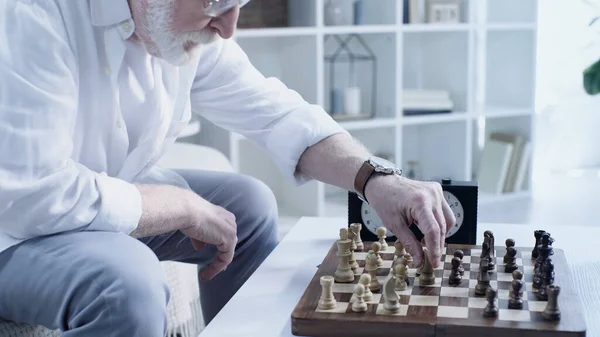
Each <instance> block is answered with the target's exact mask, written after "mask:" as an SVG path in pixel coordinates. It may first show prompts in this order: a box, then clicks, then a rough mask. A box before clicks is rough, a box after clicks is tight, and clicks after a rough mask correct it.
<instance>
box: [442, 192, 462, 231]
mask: <svg viewBox="0 0 600 337" xmlns="http://www.w3.org/2000/svg"><path fill="white" fill-rule="evenodd" d="M444 198H445V199H446V201H447V202H448V205H450V209H451V210H452V213H454V217H455V218H456V224H455V225H454V226H452V228H450V230H449V231H448V233H446V237H447V238H448V237H451V236H452V235H454V234H456V232H457V231H458V230H459V229H460V226H462V224H463V219H464V214H465V212H464V209H463V206H462V203H461V202H460V200H458V198H457V197H456V196H455V195H454V194H452V193H450V192H448V191H444Z"/></svg>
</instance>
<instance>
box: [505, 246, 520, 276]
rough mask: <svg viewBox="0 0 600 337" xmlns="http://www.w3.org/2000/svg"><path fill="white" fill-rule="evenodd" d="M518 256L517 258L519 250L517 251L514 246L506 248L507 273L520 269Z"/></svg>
mask: <svg viewBox="0 0 600 337" xmlns="http://www.w3.org/2000/svg"><path fill="white" fill-rule="evenodd" d="M516 256H517V250H516V249H515V247H514V246H511V247H508V248H506V255H504V262H505V263H506V264H505V265H504V272H505V273H512V272H513V271H515V270H517V269H518V268H519V266H518V265H517V258H516Z"/></svg>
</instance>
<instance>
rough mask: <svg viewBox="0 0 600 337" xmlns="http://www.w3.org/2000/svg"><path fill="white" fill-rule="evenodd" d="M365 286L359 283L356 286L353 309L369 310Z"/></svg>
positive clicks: (355, 310)
mask: <svg viewBox="0 0 600 337" xmlns="http://www.w3.org/2000/svg"><path fill="white" fill-rule="evenodd" d="M364 295H365V286H364V285H362V284H360V283H359V284H357V285H355V286H354V302H353V303H352V311H354V312H365V311H367V302H365V299H364Z"/></svg>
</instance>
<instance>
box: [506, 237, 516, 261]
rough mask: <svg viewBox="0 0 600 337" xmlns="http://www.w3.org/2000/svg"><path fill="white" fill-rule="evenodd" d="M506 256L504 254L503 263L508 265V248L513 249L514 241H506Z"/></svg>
mask: <svg viewBox="0 0 600 337" xmlns="http://www.w3.org/2000/svg"><path fill="white" fill-rule="evenodd" d="M505 243H506V254H504V263H508V256H507V255H508V248H510V247H514V246H515V240H513V239H510V238H509V239H506V242H505Z"/></svg>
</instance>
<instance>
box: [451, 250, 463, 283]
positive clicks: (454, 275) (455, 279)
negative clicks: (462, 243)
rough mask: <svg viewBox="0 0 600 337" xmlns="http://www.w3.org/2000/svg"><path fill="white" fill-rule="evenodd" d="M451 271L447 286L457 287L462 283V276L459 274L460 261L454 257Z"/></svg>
mask: <svg viewBox="0 0 600 337" xmlns="http://www.w3.org/2000/svg"><path fill="white" fill-rule="evenodd" d="M451 264H452V269H451V270H450V276H448V284H451V285H458V284H460V282H461V281H462V275H461V274H460V270H459V268H460V266H461V263H460V259H459V258H458V257H457V256H455V257H453V258H452V261H451Z"/></svg>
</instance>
